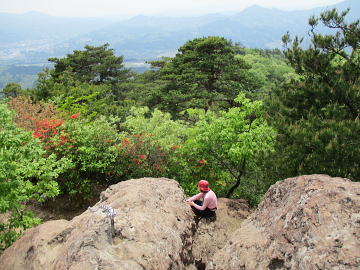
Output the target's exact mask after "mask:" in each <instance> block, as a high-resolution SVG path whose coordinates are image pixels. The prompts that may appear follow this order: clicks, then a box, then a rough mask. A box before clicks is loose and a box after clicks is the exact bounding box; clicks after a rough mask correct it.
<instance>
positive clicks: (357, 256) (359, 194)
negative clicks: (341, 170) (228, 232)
mask: <svg viewBox="0 0 360 270" xmlns="http://www.w3.org/2000/svg"><path fill="white" fill-rule="evenodd" d="M207 269H209V270H210V269H217V270H220V269H221V270H229V269H242V270H255V269H270V270H275V269H279V270H280V269H284V270H285V269H289V270H290V269H295V270H296V269H299V270H300V269H301V270H306V269H309V270H310V269H311V270H312V269H337V270H341V269H347V270H348V269H354V270H355V269H357V270H358V269H360V183H358V182H351V181H350V180H347V179H343V178H332V177H329V176H327V175H306V176H300V177H296V178H289V179H286V180H284V181H280V182H278V183H276V184H275V185H273V186H272V187H271V188H270V189H269V190H268V192H267V193H266V195H265V198H264V200H263V202H262V203H261V204H260V205H259V207H258V209H257V210H256V211H255V212H254V213H252V214H251V215H250V216H249V217H248V219H247V220H246V221H244V222H243V223H242V224H241V226H240V228H239V229H238V230H237V231H236V232H235V233H234V234H233V235H232V236H231V237H230V238H229V240H228V242H227V243H226V245H225V247H224V248H222V249H221V250H220V251H218V252H217V253H216V254H215V255H214V259H213V261H212V263H211V265H208V267H207Z"/></svg>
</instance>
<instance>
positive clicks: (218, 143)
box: [182, 94, 274, 197]
mask: <svg viewBox="0 0 360 270" xmlns="http://www.w3.org/2000/svg"><path fill="white" fill-rule="evenodd" d="M235 101H236V102H237V103H239V104H240V106H239V107H235V108H230V109H229V110H228V111H221V112H220V113H219V114H216V113H214V112H212V111H208V112H207V113H205V112H203V111H198V110H191V111H190V113H191V114H194V113H195V114H196V115H197V117H198V118H199V120H198V121H197V122H196V124H195V126H194V128H192V129H191V132H190V133H189V138H188V140H187V141H186V142H185V145H184V147H183V148H182V151H185V152H186V153H189V154H190V155H189V156H190V159H191V160H193V161H197V163H198V164H197V166H198V167H200V168H201V169H202V168H203V167H206V168H207V170H209V172H210V174H209V178H208V179H209V180H210V181H211V182H212V181H214V182H216V181H224V182H220V184H221V185H223V186H225V187H226V188H228V187H229V185H231V188H230V189H228V190H227V192H226V196H227V197H229V196H231V195H232V193H233V192H234V191H235V190H236V188H237V187H238V186H239V185H240V181H241V180H242V177H243V176H244V174H245V172H246V170H248V169H254V168H256V164H257V161H258V159H261V157H262V155H263V154H264V153H266V152H268V151H271V150H272V146H273V140H274V130H273V129H272V128H270V127H269V126H268V125H267V123H266V121H265V119H264V117H263V106H262V103H261V102H260V101H255V102H251V101H250V100H249V99H247V98H245V95H244V94H240V95H239V96H238V97H237V98H236V99H235ZM219 176H221V177H222V178H223V179H222V178H219Z"/></svg>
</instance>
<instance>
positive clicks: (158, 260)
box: [0, 178, 249, 270]
mask: <svg viewBox="0 0 360 270" xmlns="http://www.w3.org/2000/svg"><path fill="white" fill-rule="evenodd" d="M184 199H185V198H184V193H183V191H182V189H181V188H180V187H179V185H178V183H177V182H176V181H174V180H169V179H165V178H157V179H155V178H142V179H135V180H129V181H124V182H121V183H118V184H116V185H113V186H111V187H109V188H108V189H107V190H106V191H104V192H103V193H102V194H101V199H100V201H99V202H98V203H97V204H95V205H94V206H93V207H90V208H89V209H88V210H86V211H85V212H84V213H82V214H81V215H79V216H76V217H75V218H73V219H72V220H70V221H67V220H55V221H48V222H45V223H44V224H41V225H39V226H37V227H35V228H32V229H29V230H27V231H26V232H25V234H24V235H23V236H22V237H21V238H20V239H19V240H18V241H16V242H15V243H14V244H13V245H12V246H11V247H10V248H8V249H7V250H5V252H4V253H3V254H2V256H1V257H0V262H1V263H0V269H1V270H5V269H6V270H15V269H16V270H20V269H21V270H22V269H27V270H41V269H46V270H51V269H70V270H77V269H79V270H85V269H86V270H91V269H104V270H105V269H124V270H127V269H128V270H137V269H139V270H140V269H141V270H143V269H149V270H151V269H153V270H155V269H156V270H168V269H172V270H176V269H189V270H195V269H204V268H205V266H206V262H207V261H208V260H209V259H210V258H211V257H212V256H213V254H215V253H216V252H217V251H218V250H220V249H221V248H222V247H223V246H224V244H225V243H226V241H227V237H228V236H229V235H230V234H232V233H233V232H234V231H235V230H236V229H237V228H238V227H239V226H240V223H241V222H242V221H243V220H244V219H245V218H246V217H247V216H248V215H249V207H248V205H247V204H246V203H245V202H244V201H241V200H228V199H220V200H219V210H218V214H217V219H216V220H214V219H210V220H204V219H198V218H196V217H195V216H194V214H193V212H192V211H191V209H190V207H189V206H188V205H187V204H186V203H185V202H184ZM109 207H111V208H109ZM112 210H115V212H116V215H115V216H114V218H113V219H112V218H111V215H112Z"/></svg>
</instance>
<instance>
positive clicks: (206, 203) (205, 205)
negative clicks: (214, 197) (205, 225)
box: [192, 197, 209, 211]
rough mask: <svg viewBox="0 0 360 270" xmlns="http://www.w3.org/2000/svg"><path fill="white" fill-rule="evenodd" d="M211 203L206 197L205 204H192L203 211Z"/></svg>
mask: <svg viewBox="0 0 360 270" xmlns="http://www.w3.org/2000/svg"><path fill="white" fill-rule="evenodd" d="M208 205H209V198H206V197H205V199H204V203H203V205H201V206H200V205H197V204H196V203H194V204H192V206H194V207H195V208H196V209H198V210H200V211H203V210H205V209H206V208H207V207H208Z"/></svg>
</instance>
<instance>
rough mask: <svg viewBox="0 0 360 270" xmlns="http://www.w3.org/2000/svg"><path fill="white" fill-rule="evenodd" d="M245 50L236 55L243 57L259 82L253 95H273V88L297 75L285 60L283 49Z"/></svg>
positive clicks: (262, 96) (258, 96) (259, 97)
mask: <svg viewBox="0 0 360 270" xmlns="http://www.w3.org/2000/svg"><path fill="white" fill-rule="evenodd" d="M242 50H243V52H242V53H241V54H239V55H237V56H236V57H239V58H242V59H243V60H244V61H245V62H246V63H248V64H249V65H250V66H251V68H250V69H249V73H251V74H252V75H253V77H254V78H255V80H256V81H257V82H258V84H259V88H258V89H256V91H255V93H254V95H253V97H255V98H257V99H263V98H264V97H266V96H267V95H271V93H272V91H273V89H276V88H277V87H279V85H280V84H281V83H283V82H285V81H288V80H289V79H291V78H293V77H295V73H294V70H293V68H291V67H290V66H289V65H287V63H286V62H285V57H284V55H283V54H282V53H281V51H275V52H271V51H267V50H259V49H248V48H244V49H242Z"/></svg>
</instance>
